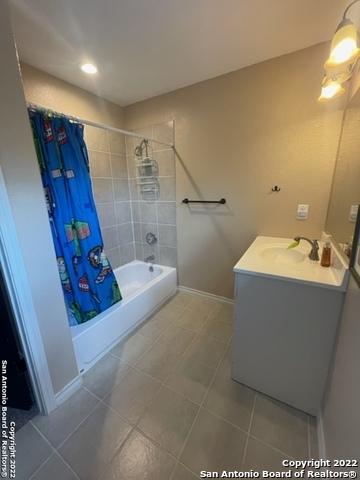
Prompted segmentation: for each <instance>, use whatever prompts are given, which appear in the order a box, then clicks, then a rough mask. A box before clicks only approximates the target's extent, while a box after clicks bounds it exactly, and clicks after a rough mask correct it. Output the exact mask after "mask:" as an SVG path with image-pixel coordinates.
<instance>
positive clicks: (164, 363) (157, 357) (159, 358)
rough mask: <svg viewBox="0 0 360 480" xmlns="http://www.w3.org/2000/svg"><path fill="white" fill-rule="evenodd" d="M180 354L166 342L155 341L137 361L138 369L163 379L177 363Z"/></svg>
mask: <svg viewBox="0 0 360 480" xmlns="http://www.w3.org/2000/svg"><path fill="white" fill-rule="evenodd" d="M180 359H181V356H180V355H179V354H178V353H177V352H176V351H175V350H174V348H173V346H172V345H171V344H168V343H162V342H159V341H158V342H156V343H155V344H154V345H153V346H152V347H151V348H150V350H149V351H147V352H146V353H145V354H144V355H143V356H142V357H141V358H140V360H139V361H138V362H137V364H136V366H137V368H139V369H140V370H143V371H144V372H146V373H148V374H149V375H152V376H153V377H155V378H157V379H158V380H161V381H165V380H166V378H167V377H168V376H169V375H170V373H171V372H172V371H173V370H174V369H175V367H176V365H177V364H178V363H179V361H180Z"/></svg>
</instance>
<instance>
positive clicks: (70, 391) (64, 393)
mask: <svg viewBox="0 0 360 480" xmlns="http://www.w3.org/2000/svg"><path fill="white" fill-rule="evenodd" d="M81 385H82V378H81V375H78V376H77V377H75V378H74V379H73V380H71V382H69V383H68V384H67V385H65V387H64V388H62V389H61V390H60V392H58V393H57V394H56V395H55V402H56V406H57V407H59V406H60V405H61V404H62V403H64V402H66V400H67V399H68V398H70V397H71V396H72V395H74V393H75V392H77V391H78V390H79V389H80V388H81Z"/></svg>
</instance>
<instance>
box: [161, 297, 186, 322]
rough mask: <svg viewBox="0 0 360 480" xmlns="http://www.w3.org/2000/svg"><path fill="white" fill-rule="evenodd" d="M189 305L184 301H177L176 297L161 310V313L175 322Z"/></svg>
mask: <svg viewBox="0 0 360 480" xmlns="http://www.w3.org/2000/svg"><path fill="white" fill-rule="evenodd" d="M186 306H187V303H184V301H183V300H177V297H176V296H175V297H174V298H173V299H171V300H169V301H168V302H167V303H166V304H165V305H164V306H163V307H162V309H161V313H162V314H163V315H165V316H166V317H167V318H168V319H170V320H175V319H176V318H177V317H178V316H179V315H181V313H182V312H183V311H184V310H185V308H186Z"/></svg>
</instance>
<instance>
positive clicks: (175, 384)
mask: <svg viewBox="0 0 360 480" xmlns="http://www.w3.org/2000/svg"><path fill="white" fill-rule="evenodd" d="M213 375H214V370H213V369H212V368H209V367H207V366H206V365H205V364H203V363H199V362H194V361H193V360H192V359H188V358H185V359H183V360H182V361H181V363H180V364H179V365H178V366H177V367H176V369H175V370H174V372H173V373H172V374H171V375H170V377H169V378H168V380H167V381H166V385H168V386H169V387H170V388H171V389H172V390H175V392H178V393H180V394H182V395H184V396H185V397H187V398H188V399H189V400H191V401H193V402H195V403H198V404H200V403H201V401H202V399H203V397H204V395H205V393H206V391H207V388H208V386H209V384H210V382H211V379H212V377H213Z"/></svg>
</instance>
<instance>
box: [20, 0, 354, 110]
mask: <svg viewBox="0 0 360 480" xmlns="http://www.w3.org/2000/svg"><path fill="white" fill-rule="evenodd" d="M348 3H349V0H61V1H59V0H12V1H11V4H12V13H13V23H14V30H15V37H16V41H17V44H18V49H19V54H20V58H21V59H22V60H23V61H25V62H27V63H29V64H31V65H33V66H35V67H38V68H40V69H41V70H44V71H46V72H48V73H50V74H52V75H55V76H57V77H59V78H62V79H64V80H67V81H68V82H70V83H72V84H74V85H77V86H79V87H82V88H84V89H86V90H89V91H91V92H93V93H95V94H97V95H100V96H102V97H104V98H107V99H109V100H112V101H113V102H115V103H117V104H119V105H122V106H125V105H129V104H131V103H134V102H137V101H140V100H143V99H146V98H149V97H153V96H156V95H160V94H162V93H165V92H169V91H172V90H176V89H177V88H180V87H184V86H187V85H191V84H194V83H196V82H200V81H202V80H206V79H208V78H213V77H216V76H218V75H222V74H224V73H227V72H230V71H233V70H237V69H239V68H242V67H244V66H247V65H251V64H254V63H258V62H261V61H263V60H267V59H269V58H273V57H277V56H279V55H283V54H285V53H289V52H292V51H295V50H299V49H301V48H305V47H308V46H310V45H313V44H316V43H319V42H322V41H325V40H328V39H330V38H331V36H332V34H333V31H334V29H335V28H336V25H337V23H338V22H339V20H340V19H341V15H342V12H343V10H344V8H345V6H346V5H347V4H348ZM84 62H93V63H95V64H96V65H97V66H98V69H99V72H98V74H96V75H95V76H93V77H90V76H87V75H86V74H84V73H83V72H81V71H80V69H79V64H81V63H84ZM319 68H321V66H319Z"/></svg>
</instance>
